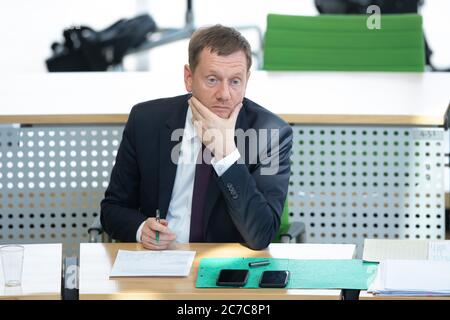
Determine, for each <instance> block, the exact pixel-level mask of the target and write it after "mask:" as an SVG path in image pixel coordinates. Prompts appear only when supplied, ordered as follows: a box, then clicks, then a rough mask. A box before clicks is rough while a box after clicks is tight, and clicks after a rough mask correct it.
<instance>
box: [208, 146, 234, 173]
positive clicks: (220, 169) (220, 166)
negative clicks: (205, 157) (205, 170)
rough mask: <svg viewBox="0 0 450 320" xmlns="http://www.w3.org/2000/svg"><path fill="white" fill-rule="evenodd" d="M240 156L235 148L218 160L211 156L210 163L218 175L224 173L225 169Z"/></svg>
mask: <svg viewBox="0 0 450 320" xmlns="http://www.w3.org/2000/svg"><path fill="white" fill-rule="evenodd" d="M240 157H241V154H240V153H239V150H238V149H237V148H236V149H234V151H233V152H232V153H230V154H229V155H227V156H226V157H225V158H223V159H220V160H219V161H216V159H215V158H212V159H211V164H212V166H213V168H214V171H216V173H217V175H218V176H219V177H220V176H222V175H223V174H224V173H225V171H227V170H228V168H230V167H231V166H232V165H233V164H234V163H235V162H236V161H238V159H239V158H240Z"/></svg>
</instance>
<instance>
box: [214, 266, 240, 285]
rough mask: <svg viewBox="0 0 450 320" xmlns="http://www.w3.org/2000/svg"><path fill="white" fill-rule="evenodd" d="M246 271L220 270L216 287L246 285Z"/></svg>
mask: <svg viewBox="0 0 450 320" xmlns="http://www.w3.org/2000/svg"><path fill="white" fill-rule="evenodd" d="M247 279H248V270H245V269H222V270H220V273H219V277H218V278H217V282H216V284H217V285H218V286H230V287H243V286H245V284H246V283H247Z"/></svg>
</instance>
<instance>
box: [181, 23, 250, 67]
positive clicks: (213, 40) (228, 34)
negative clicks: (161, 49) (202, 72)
mask: <svg viewBox="0 0 450 320" xmlns="http://www.w3.org/2000/svg"><path fill="white" fill-rule="evenodd" d="M204 48H209V49H210V50H211V52H212V53H217V54H218V55H219V56H227V55H230V54H232V53H235V52H238V51H242V52H244V54H245V57H246V58H247V70H250V67H251V65H252V50H251V48H250V44H249V43H248V41H247V39H245V38H244V37H243V36H242V35H241V33H240V32H239V31H237V30H236V29H234V28H229V27H225V26H222V25H220V24H216V25H214V26H212V27H203V28H200V29H198V30H197V31H195V32H194V34H193V35H192V37H191V40H190V42H189V66H190V68H191V70H192V71H194V70H195V68H196V67H197V65H198V59H199V56H200V53H201V52H202V50H203V49H204Z"/></svg>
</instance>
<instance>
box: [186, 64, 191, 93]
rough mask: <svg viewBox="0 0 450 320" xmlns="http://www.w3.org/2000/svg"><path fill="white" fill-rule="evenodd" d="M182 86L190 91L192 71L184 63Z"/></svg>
mask: <svg viewBox="0 0 450 320" xmlns="http://www.w3.org/2000/svg"><path fill="white" fill-rule="evenodd" d="M184 86H185V87H186V91H188V92H192V72H191V68H189V65H188V64H185V65H184Z"/></svg>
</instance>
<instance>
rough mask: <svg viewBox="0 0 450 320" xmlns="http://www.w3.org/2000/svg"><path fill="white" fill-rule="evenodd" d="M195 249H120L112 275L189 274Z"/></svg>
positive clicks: (165, 275) (161, 275)
mask: <svg viewBox="0 0 450 320" xmlns="http://www.w3.org/2000/svg"><path fill="white" fill-rule="evenodd" d="M194 257H195V251H180V250H165V251H127V250H119V252H118V253H117V257H116V260H115V261H114V265H113V268H112V270H111V274H110V276H111V277H145V276H160V277H168V276H172V277H174V276H175V277H176V276H184V277H185V276H188V275H189V272H190V270H191V266H192V262H193V261H194Z"/></svg>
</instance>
